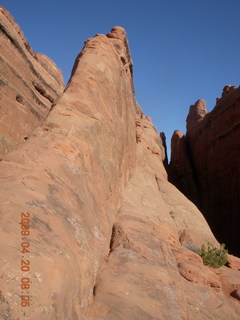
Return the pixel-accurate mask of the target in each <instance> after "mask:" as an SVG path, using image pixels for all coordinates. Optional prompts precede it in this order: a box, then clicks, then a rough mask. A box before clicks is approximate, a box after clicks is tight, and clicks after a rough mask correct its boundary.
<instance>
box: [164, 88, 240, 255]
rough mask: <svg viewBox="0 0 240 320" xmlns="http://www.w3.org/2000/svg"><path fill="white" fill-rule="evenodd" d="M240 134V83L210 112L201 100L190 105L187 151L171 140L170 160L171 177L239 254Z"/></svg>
mask: <svg viewBox="0 0 240 320" xmlns="http://www.w3.org/2000/svg"><path fill="white" fill-rule="evenodd" d="M239 135H240V87H239V88H236V87H231V86H226V87H225V88H224V90H223V93H222V97H221V98H220V99H217V104H216V106H215V108H214V109H213V110H212V111H211V112H209V113H207V110H206V103H205V101H202V100H198V101H197V102H196V103H195V104H194V105H192V106H191V107H190V110H189V114H188V117H187V134H186V137H184V138H183V139H184V141H185V144H186V146H185V150H183V149H181V151H180V152H179V143H178V142H177V141H178V140H177V139H173V141H172V159H171V164H170V171H171V172H172V181H174V183H175V184H176V186H177V187H178V188H179V190H181V191H182V192H183V193H184V194H185V195H186V196H188V197H189V199H190V200H192V201H193V202H194V203H196V204H197V205H198V206H199V208H200V209H201V210H202V212H203V213H204V215H205V217H206V219H207V220H208V222H209V224H210V226H211V228H212V230H213V231H214V234H215V235H216V236H217V238H218V240H219V241H220V242H224V243H226V244H227V246H228V248H229V249H230V251H231V252H232V253H234V254H236V255H238V256H240V251H239V243H240V233H239V227H240V218H239V212H240V197H239V195H240V153H239V150H240V139H239ZM186 150H187V151H186ZM179 158H181V159H182V161H181V163H180V161H179ZM189 164H190V165H189ZM179 177H181V178H180V179H179ZM189 186H191V187H190V189H189ZM196 190H197V192H196ZM196 194H197V195H196ZM199 199H200V200H199Z"/></svg>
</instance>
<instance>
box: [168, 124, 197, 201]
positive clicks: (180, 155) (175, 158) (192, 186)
mask: <svg viewBox="0 0 240 320" xmlns="http://www.w3.org/2000/svg"><path fill="white" fill-rule="evenodd" d="M168 174H169V176H168V178H169V181H170V182H171V183H173V184H174V185H175V186H176V187H177V188H178V189H179V190H181V192H182V193H183V194H184V195H185V196H186V197H187V198H188V199H190V200H191V201H193V202H194V203H195V204H196V205H197V206H198V207H199V205H200V201H199V190H198V187H197V182H196V180H195V177H194V171H193V167H192V163H191V159H190V156H189V152H188V144H187V139H186V136H185V135H184V134H183V133H182V132H181V131H179V130H176V131H175V132H174V133H173V136H172V139H171V161H170V164H169V168H168Z"/></svg>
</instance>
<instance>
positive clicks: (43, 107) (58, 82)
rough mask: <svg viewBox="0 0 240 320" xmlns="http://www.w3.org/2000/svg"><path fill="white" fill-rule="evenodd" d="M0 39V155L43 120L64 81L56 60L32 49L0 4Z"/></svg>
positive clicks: (20, 141) (21, 139)
mask: <svg viewBox="0 0 240 320" xmlns="http://www.w3.org/2000/svg"><path fill="white" fill-rule="evenodd" d="M0 43H1V50H0V123H1V125H0V155H1V154H4V153H7V152H8V151H10V150H12V149H13V148H14V147H15V146H16V145H17V144H19V143H22V142H23V141H24V139H26V138H27V136H28V135H29V133H30V132H31V131H32V130H33V129H35V128H37V127H38V126H39V125H41V124H42V123H43V121H44V120H45V119H46V117H47V115H48V113H49V111H50V109H51V106H52V104H53V103H55V102H56V100H57V98H58V97H59V96H60V95H61V94H62V92H63V89H64V83H63V77H62V73H61V71H60V70H59V69H58V68H57V66H56V64H55V63H54V62H53V61H52V60H51V59H49V58H48V57H46V56H45V55H43V54H39V53H35V52H34V51H33V49H32V48H31V47H30V45H29V43H28V41H27V40H26V38H25V37H24V34H23V32H22V31H21V29H20V28H19V26H18V25H17V24H16V23H15V22H14V18H13V17H12V16H11V14H10V13H9V12H7V11H6V10H5V9H4V8H3V7H1V6H0Z"/></svg>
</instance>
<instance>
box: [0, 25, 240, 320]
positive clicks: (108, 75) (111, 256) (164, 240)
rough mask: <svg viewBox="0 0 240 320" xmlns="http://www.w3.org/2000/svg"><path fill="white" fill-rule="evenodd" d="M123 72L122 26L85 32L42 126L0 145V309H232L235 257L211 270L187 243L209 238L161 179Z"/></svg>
mask: <svg viewBox="0 0 240 320" xmlns="http://www.w3.org/2000/svg"><path fill="white" fill-rule="evenodd" d="M44 61H45V59H44ZM132 74H133V68H132V60H131V57H130V51H129V47H128V41H127V36H126V32H125V30H124V29H123V28H121V27H115V28H113V29H112V31H111V32H110V33H109V34H107V35H102V34H98V35H96V36H95V37H93V38H91V39H88V40H87V41H86V42H85V47H84V49H83V51H82V52H81V53H80V54H79V56H78V57H77V59H76V62H75V65H74V67H73V72H72V77H71V80H70V81H69V83H68V86H67V88H66V90H65V91H64V93H63V94H62V96H61V97H60V98H59V100H58V101H57V103H56V105H55V106H54V107H53V108H52V109H51V111H50V113H49V115H48V116H47V118H46V120H45V121H44V122H43V124H42V126H40V127H39V128H37V129H35V130H34V131H33V132H32V134H31V135H29V139H27V140H26V141H25V142H24V143H22V144H20V145H18V146H17V147H16V148H15V149H14V150H13V151H11V152H9V153H8V154H5V155H4V156H3V157H2V160H1V162H0V188H1V194H0V210H1V233H0V234H1V242H0V246H1V249H0V252H1V261H0V264H1V265H0V268H1V278H0V287H1V294H0V316H1V318H2V319H8V320H10V319H11V320H18V319H20V320H23V319H24V320H26V319H27V320H42V319H48V320H66V319H71V320H84V319H85V320H96V319H99V320H100V319H106V320H108V319H109V320H110V319H111V320H121V319H123V320H129V319H131V320H132V319H135V320H148V319H149V320H150V319H152V320H153V319H158V320H165V319H169V320H173V319H179V320H180V319H181V320H183V319H186V320H187V319H188V320H193V319H194V320H195V319H199V320H205V319H221V320H225V319H233V320H237V319H239V317H240V308H239V306H240V305H239V303H240V302H239V290H240V287H239V283H240V281H239V280H240V270H239V269H240V268H239V265H240V261H239V259H238V258H236V257H229V267H223V268H221V269H220V270H213V269H211V268H209V267H206V266H204V265H203V262H202V260H201V258H200V257H199V256H198V255H197V254H196V253H194V252H193V251H192V250H193V248H197V247H200V246H201V244H203V243H207V242H208V241H211V242H212V243H214V244H215V245H218V242H217V240H216V239H215V237H214V236H213V234H212V232H211V230H210V228H209V226H208V224H207V222H206V220H205V219H204V217H203V216H202V214H201V213H200V211H199V210H198V209H197V207H196V206H195V205H194V204H193V203H192V202H190V201H189V200H188V199H187V198H186V197H185V196H184V195H183V194H182V193H181V192H180V191H179V190H177V188H176V187H174V186H173V185H172V184H170V183H169V182H168V180H167V173H166V170H165V167H164V164H165V160H166V152H165V148H164V146H163V145H164V135H163V134H161V135H158V133H157V130H156V129H155V128H154V126H153V125H152V121H151V119H150V118H149V117H146V116H145V115H144V114H143V112H142V110H141V108H140V107H139V106H138V105H137V103H136V101H135V96H134V88H133V78H132ZM22 213H23V214H24V213H25V214H26V213H29V215H30V217H29V220H30V222H29V224H30V229H29V230H30V233H29V234H28V235H25V236H24V237H22V234H21V231H22V229H21V224H20V222H21V214H22ZM23 242H24V243H26V242H27V243H28V244H29V247H28V248H29V252H28V253H26V252H24V253H22V252H21V251H22V249H23V246H25V245H22V244H23ZM26 260H28V261H29V266H30V270H29V271H26V272H24V271H23V270H21V265H22V261H26ZM23 277H24V278H28V279H30V287H29V288H28V289H24V288H22V287H21V283H22V278H23ZM25 290H26V291H25ZM22 295H27V296H29V297H30V305H29V307H24V308H23V307H21V297H22ZM24 312H25V314H24Z"/></svg>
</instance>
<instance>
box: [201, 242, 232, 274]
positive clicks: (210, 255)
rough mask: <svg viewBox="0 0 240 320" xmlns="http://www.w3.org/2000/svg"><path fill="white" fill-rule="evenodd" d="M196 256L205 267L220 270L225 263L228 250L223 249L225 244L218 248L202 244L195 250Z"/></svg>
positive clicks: (209, 244)
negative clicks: (197, 255)
mask: <svg viewBox="0 0 240 320" xmlns="http://www.w3.org/2000/svg"><path fill="white" fill-rule="evenodd" d="M197 254H199V255H200V257H201V258H202V260H203V263H204V264H205V265H206V266H209V267H212V268H220V267H222V266H224V265H225V264H226V263H227V254H228V250H226V249H225V244H224V243H223V244H221V245H220V248H216V247H214V246H213V244H212V243H210V242H208V244H207V246H205V245H204V244H203V245H202V247H201V248H200V249H198V250H197Z"/></svg>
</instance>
